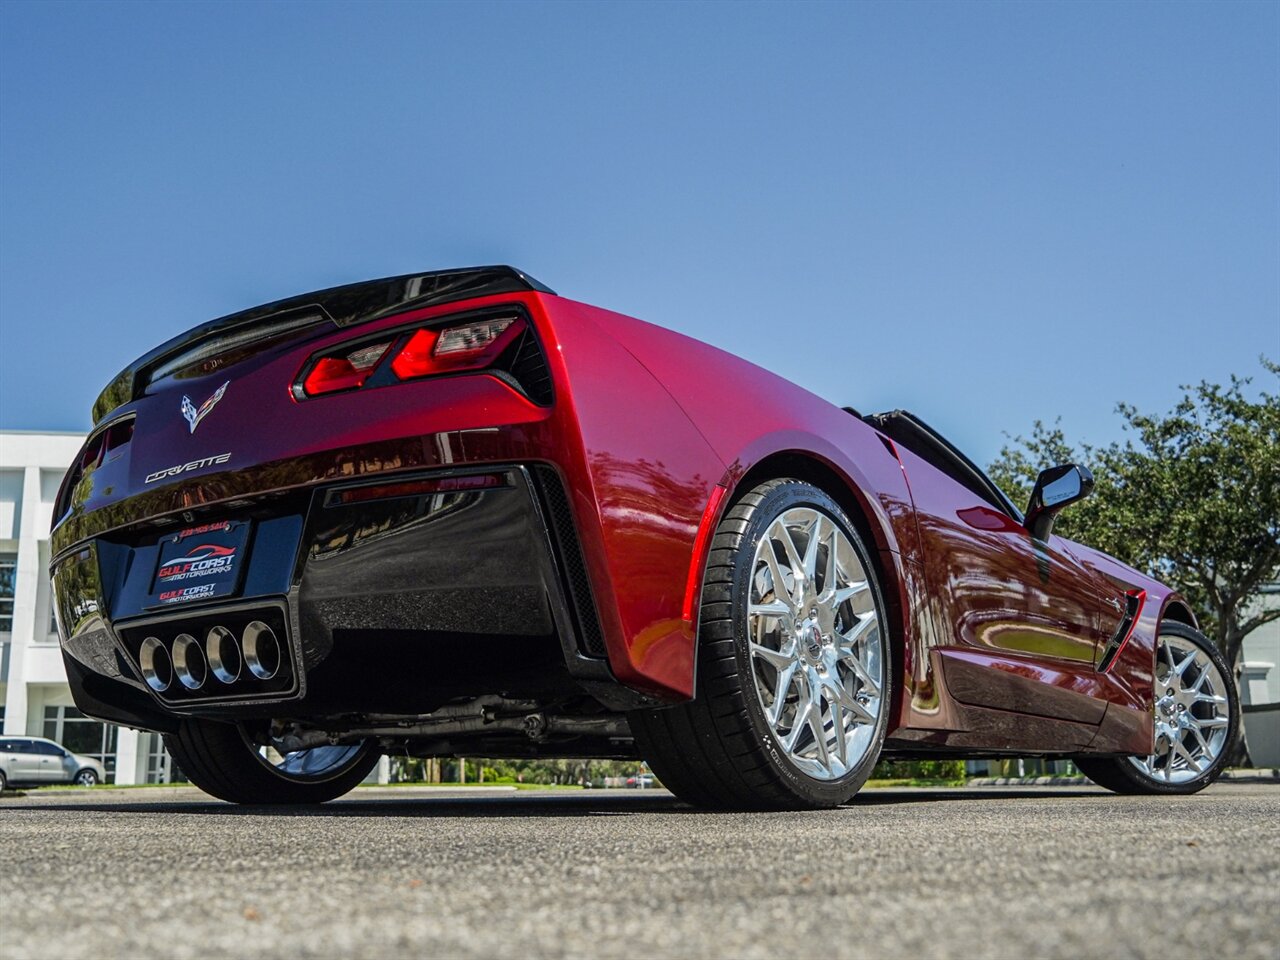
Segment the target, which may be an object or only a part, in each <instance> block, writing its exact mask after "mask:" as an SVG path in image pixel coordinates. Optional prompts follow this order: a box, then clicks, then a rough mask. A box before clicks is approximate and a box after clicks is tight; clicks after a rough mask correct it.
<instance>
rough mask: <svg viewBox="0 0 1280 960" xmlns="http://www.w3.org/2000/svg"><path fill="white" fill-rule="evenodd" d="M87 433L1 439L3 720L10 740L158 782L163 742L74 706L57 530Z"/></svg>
mask: <svg viewBox="0 0 1280 960" xmlns="http://www.w3.org/2000/svg"><path fill="white" fill-rule="evenodd" d="M84 437H85V435H84V434H82V433H28V432H25V431H19V430H6V431H0V712H2V713H3V719H4V733H5V734H8V735H11V736H12V735H23V734H25V735H28V736H37V737H48V738H49V739H50V740H56V741H57V742H58V743H61V744H63V745H64V746H65V747H67V749H69V750H71V751H73V752H74V753H81V754H85V755H87V756H91V757H96V758H98V759H99V760H101V761H102V762H103V764H104V765H105V766H106V768H107V779H108V780H114V781H115V782H116V783H158V782H164V781H167V780H168V779H169V773H170V764H169V761H168V756H167V755H166V753H165V751H164V744H163V742H162V741H161V739H160V737H159V736H158V735H156V734H153V733H140V732H138V731H136V730H130V729H127V728H124V727H116V726H113V725H111V724H105V723H99V722H98V721H96V720H90V719H89V718H88V717H85V716H83V715H82V714H81V713H80V711H79V710H77V709H76V706H75V702H74V701H73V700H72V699H71V688H70V687H69V686H68V685H67V675H66V672H65V671H64V670H63V667H62V653H61V651H60V650H59V649H58V632H57V627H56V626H55V625H54V620H53V604H52V597H51V593H50V589H49V527H50V525H51V521H52V519H53V502H54V499H55V498H56V496H57V493H58V486H59V484H61V483H62V476H63V474H64V473H66V470H67V467H68V466H69V465H70V463H71V461H72V460H73V459H74V458H75V455H76V454H77V453H78V452H79V450H80V445H81V444H82V443H83V442H84Z"/></svg>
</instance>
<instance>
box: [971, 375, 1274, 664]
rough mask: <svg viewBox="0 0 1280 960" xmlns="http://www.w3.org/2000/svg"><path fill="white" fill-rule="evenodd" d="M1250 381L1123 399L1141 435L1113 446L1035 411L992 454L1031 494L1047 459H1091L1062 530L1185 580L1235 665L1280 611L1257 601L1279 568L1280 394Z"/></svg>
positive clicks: (1004, 476)
mask: <svg viewBox="0 0 1280 960" xmlns="http://www.w3.org/2000/svg"><path fill="white" fill-rule="evenodd" d="M1262 366H1263V369H1264V370H1265V372H1266V380H1267V381H1268V382H1274V381H1275V379H1276V377H1277V375H1280V364H1276V363H1273V362H1271V361H1270V360H1268V359H1266V358H1263V359H1262ZM1251 384H1252V379H1251V378H1242V377H1232V378H1231V382H1230V384H1228V385H1226V386H1222V385H1219V384H1212V383H1206V382H1201V383H1200V384H1199V385H1198V386H1195V387H1185V386H1184V387H1183V390H1184V396H1183V399H1182V400H1181V401H1180V402H1179V403H1178V404H1177V405H1176V406H1175V407H1174V408H1173V409H1172V410H1171V411H1169V412H1168V413H1167V414H1146V413H1142V412H1140V411H1138V410H1137V409H1136V408H1134V407H1132V406H1130V405H1128V404H1123V403H1122V404H1120V405H1119V406H1118V407H1117V410H1118V412H1119V414H1120V415H1121V416H1122V417H1123V418H1124V421H1125V430H1126V432H1128V433H1129V434H1131V436H1129V437H1128V438H1127V439H1126V440H1125V441H1124V442H1123V443H1118V442H1117V443H1113V444H1111V445H1110V446H1108V447H1103V448H1092V447H1089V446H1087V445H1073V444H1072V443H1071V442H1069V441H1068V440H1067V438H1066V437H1065V436H1064V435H1063V432H1062V429H1061V428H1060V427H1059V426H1058V425H1057V424H1054V425H1053V426H1046V425H1045V424H1044V423H1042V422H1039V421H1037V422H1036V424H1035V427H1034V429H1033V430H1032V432H1031V436H1030V437H1021V436H1019V437H1016V438H1014V439H1013V440H1012V442H1011V443H1010V444H1007V445H1006V446H1005V447H1004V449H1003V450H1002V451H1001V453H1000V456H999V458H998V459H997V460H996V462H995V463H994V464H992V466H991V475H992V478H993V479H994V480H995V481H996V482H997V483H999V484H1000V485H1001V486H1003V487H1004V488H1005V490H1006V491H1007V492H1009V493H1010V494H1020V495H1021V496H1022V498H1023V502H1025V500H1026V497H1027V496H1028V495H1029V494H1030V491H1031V486H1032V484H1033V483H1034V481H1035V477H1036V474H1037V473H1038V472H1039V470H1041V469H1043V468H1044V467H1047V466H1051V465H1053V464H1055V463H1067V462H1076V463H1082V464H1085V465H1087V466H1089V467H1091V468H1092V469H1093V471H1094V475H1095V477H1096V479H1097V486H1096V488H1095V492H1094V495H1093V496H1092V497H1091V498H1090V499H1088V500H1086V501H1084V502H1083V503H1080V504H1077V505H1076V506H1074V507H1071V508H1069V509H1068V510H1066V511H1064V512H1063V514H1062V516H1061V518H1060V519H1059V522H1058V524H1057V525H1056V526H1055V527H1054V530H1055V532H1057V533H1060V534H1062V535H1063V536H1066V537H1070V538H1072V539H1075V540H1079V541H1081V542H1083V543H1087V544H1089V545H1091V546H1095V547H1098V548H1099V549H1101V550H1105V551H1106V552H1108V553H1110V554H1112V555H1113V556H1115V557H1118V558H1119V559H1121V560H1123V561H1125V562H1126V563H1128V564H1130V565H1131V566H1134V567H1137V568H1138V569H1139V570H1142V571H1144V572H1146V573H1148V574H1151V575H1152V576H1154V577H1156V578H1158V579H1160V580H1163V581H1164V582H1166V583H1169V584H1170V585H1172V586H1173V587H1175V588H1176V589H1177V590H1178V591H1179V592H1180V593H1182V594H1183V595H1184V596H1185V597H1186V598H1187V599H1188V600H1189V601H1190V603H1191V605H1192V606H1193V608H1194V609H1195V610H1196V614H1197V616H1198V617H1199V618H1200V625H1201V628H1202V629H1203V630H1204V631H1205V632H1206V633H1207V634H1208V635H1209V636H1210V637H1211V638H1212V639H1213V640H1214V642H1215V643H1217V645H1218V647H1219V649H1221V650H1222V652H1223V655H1224V656H1225V657H1226V659H1227V662H1228V663H1230V664H1232V666H1233V667H1235V668H1236V670H1237V671H1238V670H1239V660H1240V647H1241V642H1242V641H1243V640H1244V637H1245V635H1246V634H1248V633H1250V632H1251V631H1253V630H1255V629H1256V628H1258V627H1260V626H1262V625H1263V624H1264V623H1269V622H1270V621H1272V620H1276V619H1280V610H1276V609H1272V610H1261V609H1258V608H1257V607H1256V606H1255V605H1254V604H1253V603H1252V601H1253V600H1254V599H1255V598H1256V597H1257V596H1258V594H1259V592H1260V589H1261V587H1262V586H1263V585H1264V584H1266V583H1268V582H1272V581H1274V580H1275V579H1276V578H1277V576H1280V394H1277V393H1276V392H1271V391H1268V390H1267V389H1265V388H1263V389H1261V390H1257V391H1255V390H1252V389H1250V387H1251Z"/></svg>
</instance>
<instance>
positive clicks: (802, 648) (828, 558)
mask: <svg viewBox="0 0 1280 960" xmlns="http://www.w3.org/2000/svg"><path fill="white" fill-rule="evenodd" d="M747 631H748V639H749V649H750V656H751V667H752V669H751V674H752V679H753V680H754V682H755V688H756V693H757V695H758V696H759V698H760V705H761V707H762V708H763V709H764V714H765V719H766V721H767V722H768V724H769V726H770V728H771V729H772V731H773V734H774V736H775V737H776V738H777V740H778V743H779V744H780V746H781V748H782V750H783V751H784V752H785V754H786V756H787V759H788V760H790V761H791V763H792V764H794V765H795V766H796V767H797V768H798V769H799V770H801V771H802V772H803V773H805V774H807V775H808V776H810V777H812V778H813V779H815V780H838V779H839V778H841V777H843V776H845V775H846V774H848V773H849V772H850V771H851V770H852V769H854V767H856V766H857V765H858V763H859V762H860V761H861V760H862V759H863V758H864V757H865V756H866V753H867V751H868V749H870V746H871V744H872V741H873V738H874V734H875V728H876V721H877V720H878V718H879V716H880V710H881V692H882V688H883V686H884V640H883V633H882V631H881V629H880V622H879V617H878V616H877V613H876V606H875V596H874V593H873V591H872V588H871V583H870V580H869V577H868V574H867V570H866V568H865V567H864V566H863V564H862V561H861V559H860V558H859V556H858V553H857V551H856V550H855V549H854V547H853V544H852V543H851V542H850V541H849V538H848V537H847V536H846V535H845V533H844V531H843V530H842V529H841V528H840V527H839V526H838V525H837V524H836V523H835V522H834V521H833V520H832V519H831V517H829V516H828V515H827V514H825V513H823V512H821V511H819V510H815V509H811V508H808V507H794V508H792V509H790V510H786V511H785V512H783V513H782V514H780V515H779V516H778V517H777V518H776V519H775V520H774V521H773V522H772V523H771V524H770V525H769V528H768V530H767V531H766V532H765V535H764V536H762V537H761V538H760V542H759V544H758V545H757V546H756V550H755V558H754V560H753V562H752V566H751V593H750V597H749V598H748V601H747Z"/></svg>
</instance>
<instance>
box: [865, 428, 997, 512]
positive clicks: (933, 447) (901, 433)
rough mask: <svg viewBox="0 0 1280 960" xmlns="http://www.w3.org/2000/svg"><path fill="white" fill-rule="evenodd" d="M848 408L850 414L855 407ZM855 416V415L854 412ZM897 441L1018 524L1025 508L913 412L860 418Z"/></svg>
mask: <svg viewBox="0 0 1280 960" xmlns="http://www.w3.org/2000/svg"><path fill="white" fill-rule="evenodd" d="M846 409H849V411H850V412H851V413H853V410H852V409H851V408H846ZM855 415H856V414H855ZM860 419H862V420H864V421H866V422H867V423H869V424H870V425H871V426H873V427H875V428H876V429H877V430H879V431H880V432H881V433H883V434H884V435H885V436H886V437H888V438H889V439H890V440H892V441H893V442H894V443H898V444H901V445H902V446H904V447H906V448H907V449H908V450H910V451H911V452H912V453H914V454H915V455H916V456H918V457H920V458H921V459H922V460H924V461H926V462H927V463H929V464H931V465H932V466H935V467H937V468H938V469H939V470H941V471H942V472H943V473H945V474H946V475H947V476H949V477H951V478H952V479H953V480H955V481H956V482H957V483H959V484H962V485H963V486H964V487H965V488H966V489H968V490H972V491H973V492H974V493H975V494H977V495H978V496H979V497H981V498H982V499H983V500H986V501H987V502H988V503H990V504H991V505H992V506H993V507H998V508H999V509H1001V510H1003V511H1004V512H1005V513H1007V514H1009V515H1010V516H1011V517H1013V518H1015V519H1016V520H1017V521H1018V522H1019V523H1021V522H1022V511H1021V510H1019V509H1018V508H1017V507H1015V506H1014V505H1013V502H1012V501H1011V500H1010V499H1009V498H1008V497H1007V496H1005V492H1004V491H1003V490H1001V489H1000V488H999V487H998V486H996V484H995V481H994V480H992V479H991V478H990V477H988V476H987V475H986V474H985V473H984V472H983V471H982V470H981V468H979V467H978V466H977V465H976V464H975V463H974V462H973V461H972V460H970V459H969V458H968V457H966V456H965V455H964V454H963V453H961V452H960V451H959V449H957V448H956V446H955V445H954V444H952V443H951V442H950V441H949V440H947V438H946V437H944V436H943V435H942V434H940V433H939V432H938V431H937V430H935V429H933V427H931V426H929V425H928V424H927V423H925V422H924V421H923V420H921V419H920V418H919V417H917V416H916V415H915V414H914V413H910V412H909V411H906V410H893V411H891V412H889V413H876V414H871V415H870V416H865V417H861V418H860Z"/></svg>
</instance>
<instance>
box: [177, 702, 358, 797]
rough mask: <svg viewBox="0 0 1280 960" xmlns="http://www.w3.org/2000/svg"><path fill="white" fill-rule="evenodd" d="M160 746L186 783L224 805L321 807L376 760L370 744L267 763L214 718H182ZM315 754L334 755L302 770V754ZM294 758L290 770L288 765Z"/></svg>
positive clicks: (243, 737) (234, 728) (236, 730)
mask: <svg viewBox="0 0 1280 960" xmlns="http://www.w3.org/2000/svg"><path fill="white" fill-rule="evenodd" d="M164 744H165V747H166V748H167V749H168V751H169V753H170V754H171V755H172V756H173V759H174V760H175V761H176V762H177V764H178V766H179V767H180V768H181V769H182V772H183V773H185V774H186V775H187V777H188V778H190V780H191V782H192V783H194V784H195V785H196V786H197V787H199V788H200V789H201V790H203V791H204V792H205V793H208V794H211V795H213V796H215V797H217V798H218V799H220V800H226V801H228V802H230V803H261V804H304V803H324V802H325V801H326V800H333V799H334V798H335V797H340V796H342V795H343V794H344V793H347V792H348V791H349V790H351V788H352V787H354V786H355V785H356V784H357V783H359V782H360V781H361V780H363V779H364V778H365V777H366V776H368V774H369V771H370V770H372V769H373V768H374V766H375V765H376V764H377V762H378V758H379V756H380V753H379V751H378V749H377V746H376V744H373V743H365V744H355V745H352V746H351V747H350V748H346V749H341V750H340V749H339V748H332V747H315V748H313V749H312V750H306V751H299V752H297V753H292V754H287V755H285V757H284V758H283V760H282V761H281V763H275V764H273V763H272V762H271V761H270V760H268V759H267V758H266V757H264V756H263V755H262V752H261V750H260V749H259V748H258V747H257V745H256V744H254V743H253V741H252V740H251V739H250V738H249V736H248V734H247V733H246V731H245V730H244V729H243V728H242V727H240V726H239V725H236V724H231V723H220V722H218V721H215V720H183V721H182V722H181V724H180V725H179V727H178V731H177V733H172V734H165V737H164ZM318 750H331V751H337V752H336V753H333V754H331V755H328V756H329V757H331V759H332V762H329V763H324V762H323V761H324V760H325V759H326V755H319V754H316V755H315V756H314V759H316V760H319V761H322V762H320V763H317V764H313V765H311V766H312V769H310V770H305V769H304V768H306V767H307V766H308V764H307V762H306V761H307V760H308V758H307V757H306V756H305V755H306V754H313V753H314V751H318ZM295 758H297V759H300V760H301V762H299V763H293V764H292V767H293V768H296V769H297V771H298V772H291V770H290V769H289V761H290V760H292V759H295Z"/></svg>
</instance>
